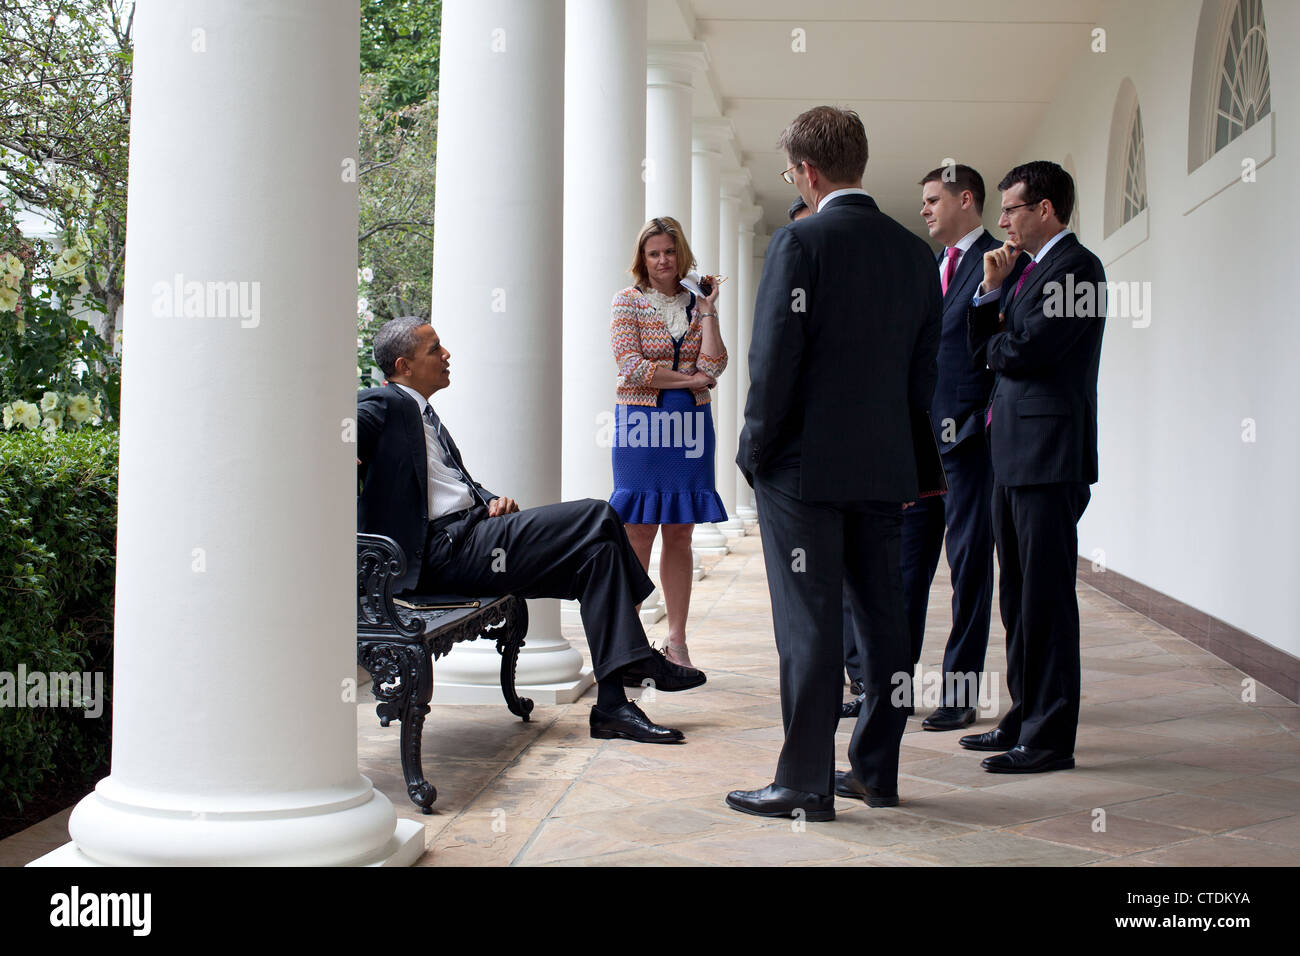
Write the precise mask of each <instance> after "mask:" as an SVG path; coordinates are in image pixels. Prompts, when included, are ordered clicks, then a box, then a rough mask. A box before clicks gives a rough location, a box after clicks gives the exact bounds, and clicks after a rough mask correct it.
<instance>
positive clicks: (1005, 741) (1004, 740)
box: [957, 727, 1016, 753]
mask: <svg viewBox="0 0 1300 956" xmlns="http://www.w3.org/2000/svg"><path fill="white" fill-rule="evenodd" d="M957 743H959V744H961V745H962V746H963V747H965V748H966V749H967V750H993V751H996V752H998V753H1001V752H1003V751H1006V750H1010V749H1011V748H1012V747H1014V746H1015V745H1016V742H1015V741H1014V740H1012V739H1011V738H1010V737H1009V736H1007V735H1006V734H1004V733H1003V732H1002V728H1001V727H994V728H993V729H992V730H990V731H989V732H988V733H985V734H970V735H969V736H966V737H963V738H961V740H959V741H957Z"/></svg>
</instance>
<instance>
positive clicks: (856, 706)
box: [840, 694, 867, 720]
mask: <svg viewBox="0 0 1300 956" xmlns="http://www.w3.org/2000/svg"><path fill="white" fill-rule="evenodd" d="M866 699H867V695H866V694H859V695H858V696H857V697H854V698H853V699H852V700H846V701H844V703H842V704H840V719H841V720H843V719H844V718H845V717H856V716H858V714H860V713H862V702H863V701H864V700H866Z"/></svg>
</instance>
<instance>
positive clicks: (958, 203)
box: [920, 163, 984, 246]
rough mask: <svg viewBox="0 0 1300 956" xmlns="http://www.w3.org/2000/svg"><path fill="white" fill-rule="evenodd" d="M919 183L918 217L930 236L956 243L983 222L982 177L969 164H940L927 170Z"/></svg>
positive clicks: (949, 243)
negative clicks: (919, 205) (919, 202)
mask: <svg viewBox="0 0 1300 956" xmlns="http://www.w3.org/2000/svg"><path fill="white" fill-rule="evenodd" d="M920 186H921V218H923V219H924V220H925V225H926V228H927V229H929V231H930V238H931V239H935V240H937V241H938V242H942V243H943V244H944V245H945V246H955V245H956V244H957V242H958V241H959V240H960V239H961V238H962V236H964V235H966V234H967V233H968V232H970V231H971V230H972V229H975V228H977V227H978V226H979V225H980V223H981V222H982V221H983V215H984V177H983V176H981V175H980V174H979V173H978V172H976V171H975V170H974V169H972V168H971V167H969V166H965V165H962V164H961V163H955V164H949V165H946V166H940V167H938V168H937V169H932V170H930V171H929V172H928V173H926V174H925V175H924V176H923V177H922V178H921V182H920Z"/></svg>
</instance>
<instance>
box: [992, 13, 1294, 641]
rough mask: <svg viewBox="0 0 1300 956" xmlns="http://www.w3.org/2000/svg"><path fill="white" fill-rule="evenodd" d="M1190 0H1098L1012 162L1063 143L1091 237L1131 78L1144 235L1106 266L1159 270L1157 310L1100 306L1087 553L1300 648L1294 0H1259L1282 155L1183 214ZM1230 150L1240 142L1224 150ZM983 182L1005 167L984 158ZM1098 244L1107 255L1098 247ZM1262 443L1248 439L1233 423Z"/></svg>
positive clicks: (1117, 274) (1091, 239)
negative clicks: (1093, 33) (1097, 44)
mask: <svg viewBox="0 0 1300 956" xmlns="http://www.w3.org/2000/svg"><path fill="white" fill-rule="evenodd" d="M1200 8H1201V4H1200V3H1199V2H1192V0H1147V2H1143V3H1140V4H1129V3H1123V2H1109V3H1106V4H1104V5H1103V7H1102V12H1101V19H1100V21H1099V25H1100V26H1103V27H1105V28H1106V30H1107V42H1108V49H1107V52H1106V53H1104V54H1103V53H1098V54H1090V55H1089V56H1087V57H1084V58H1083V59H1082V61H1081V62H1080V64H1079V65H1078V66H1077V67H1076V68H1075V70H1074V72H1073V74H1072V75H1071V76H1070V77H1069V79H1068V80H1067V81H1066V82H1065V83H1064V84H1063V85H1062V87H1061V93H1060V94H1059V96H1058V97H1057V99H1056V100H1055V101H1054V102H1053V103H1052V106H1051V108H1050V110H1049V111H1048V114H1047V117H1046V119H1045V120H1044V121H1043V122H1042V124H1041V125H1040V126H1039V127H1038V129H1037V130H1036V131H1035V132H1034V134H1033V135H1032V136H1031V137H1030V140H1029V142H1028V143H1026V144H1025V145H1024V146H1023V148H1022V149H1021V150H1020V157H1021V159H1022V160H1029V159H1051V160H1055V161H1057V162H1060V161H1061V159H1062V158H1063V157H1064V156H1065V154H1067V153H1070V154H1072V155H1073V158H1074V162H1075V165H1076V167H1077V170H1078V177H1077V178H1078V187H1079V193H1080V196H1081V200H1082V203H1083V206H1082V235H1081V236H1080V239H1081V240H1082V242H1083V243H1084V244H1085V245H1086V246H1088V247H1089V248H1091V249H1092V250H1093V251H1095V252H1099V254H1100V250H1101V247H1102V245H1103V243H1102V235H1101V230H1102V223H1103V219H1104V217H1103V203H1104V194H1103V191H1104V189H1105V178H1106V166H1107V158H1108V143H1107V139H1108V136H1109V130H1110V125H1111V114H1112V109H1113V106H1114V102H1115V97H1116V94H1117V93H1118V91H1119V87H1120V83H1121V81H1122V80H1123V79H1124V77H1125V76H1128V77H1130V78H1131V79H1132V81H1133V83H1134V85H1135V86H1136V88H1137V95H1138V101H1139V103H1140V106H1141V109H1142V120H1143V125H1144V127H1145V134H1146V168H1147V194H1148V203H1149V215H1150V237H1149V238H1148V239H1147V241H1146V242H1144V243H1143V244H1141V245H1139V246H1137V247H1136V248H1135V249H1133V250H1132V251H1131V252H1129V253H1127V254H1126V255H1124V256H1122V257H1121V258H1119V259H1118V260H1117V261H1115V262H1114V263H1112V264H1110V265H1109V266H1108V267H1107V270H1106V271H1107V278H1108V279H1110V280H1111V281H1115V280H1136V281H1139V282H1150V283H1151V288H1152V302H1153V304H1152V310H1151V324H1150V327H1148V328H1134V327H1133V323H1132V321H1131V320H1122V319H1114V318H1113V319H1111V320H1110V321H1108V323H1107V326H1106V333H1105V339H1104V341H1103V345H1102V357H1101V379H1100V383H1099V389H1098V391H1099V411H1100V458H1101V480H1100V483H1099V484H1097V485H1095V486H1094V487H1093V498H1092V503H1091V505H1090V506H1089V508H1088V511H1087V513H1086V514H1085V515H1084V518H1083V521H1082V523H1081V525H1080V531H1079V535H1080V537H1079V550H1080V553H1081V554H1084V555H1089V554H1091V553H1092V552H1093V549H1102V550H1103V551H1104V552H1105V562H1106V565H1107V567H1109V568H1110V569H1111V570H1114V571H1118V572H1119V573H1121V574H1124V575H1127V576H1129V577H1131V578H1135V579H1137V580H1138V581H1141V582H1142V583H1144V584H1146V585H1148V586H1150V587H1153V588H1155V589H1156V590H1158V591H1162V592H1164V593H1165V594H1168V595H1170V596H1172V597H1174V598H1177V599H1178V600H1180V601H1182V602H1184V603H1186V604H1189V605H1191V606H1193V607H1195V608H1198V609H1200V610H1203V611H1205V612H1207V613H1209V614H1211V615H1214V616H1215V617H1218V618H1221V619H1223V620H1225V621H1227V622H1228V623H1230V624H1232V625H1234V626H1235V627H1238V628H1241V629H1242V630H1244V631H1247V632H1248V633H1250V634H1253V635H1255V636H1257V637H1259V638H1260V639H1262V640H1264V641H1266V642H1268V643H1269V644H1272V645H1274V646H1275V647H1279V648H1281V649H1282V650H1285V651H1287V652H1289V653H1291V654H1296V655H1300V601H1298V600H1297V592H1298V591H1300V587H1297V584H1298V583H1300V557H1298V556H1297V555H1298V554H1300V511H1298V509H1297V503H1296V502H1297V494H1296V491H1297V487H1298V486H1300V460H1298V459H1300V453H1298V452H1297V438H1298V437H1300V435H1298V434H1297V433H1298V432H1300V429H1297V427H1296V416H1297V414H1300V315H1298V311H1300V310H1297V308H1296V299H1295V292H1294V290H1293V289H1292V288H1290V286H1291V285H1292V284H1293V282H1294V280H1293V278H1292V277H1293V276H1294V275H1295V273H1296V271H1297V268H1298V267H1300V242H1297V239H1296V236H1295V231H1294V227H1293V226H1292V225H1291V224H1290V223H1289V221H1288V219H1289V216H1288V214H1287V212H1286V210H1288V209H1290V208H1292V207H1293V206H1295V205H1296V199H1295V177H1294V175H1292V171H1293V170H1294V168H1295V163H1296V161H1297V159H1300V125H1298V124H1297V122H1296V120H1297V119H1300V56H1297V54H1300V44H1298V38H1300V3H1296V2H1294V0H1265V2H1264V18H1265V22H1266V24H1267V27H1268V34H1269V58H1270V62H1271V68H1272V92H1273V98H1272V106H1273V111H1274V113H1275V114H1276V115H1275V121H1276V144H1275V146H1276V156H1275V158H1274V159H1272V161H1271V162H1269V163H1268V164H1267V165H1265V166H1262V167H1261V168H1260V169H1259V170H1258V180H1257V182H1254V183H1243V182H1237V183H1235V184H1234V185H1232V186H1231V187H1229V188H1228V189H1227V190H1226V191H1224V192H1221V193H1219V194H1218V195H1217V196H1215V197H1214V198H1212V199H1209V201H1208V202H1206V203H1204V204H1203V205H1201V206H1199V207H1198V208H1197V209H1195V210H1194V211H1192V212H1191V213H1189V214H1184V211H1185V209H1186V208H1187V205H1188V202H1187V185H1188V184H1187V180H1188V173H1187V158H1188V105H1189V100H1190V91H1191V82H1192V60H1193V50H1194V46H1195V43H1196V29H1197V23H1198V19H1199V15H1200ZM1229 148H1231V147H1229ZM985 172H986V176H987V177H988V178H989V180H990V182H989V186H990V191H991V196H990V202H991V203H992V204H994V205H996V202H997V193H996V192H994V191H992V187H993V186H994V185H995V184H996V182H997V180H998V179H999V178H1001V173H1002V172H1003V171H998V172H994V171H992V170H986V171H985ZM1103 258H1104V257H1103ZM1245 418H1253V419H1255V421H1256V422H1257V441H1256V442H1255V443H1253V444H1251V443H1246V442H1243V440H1242V420H1243V419H1245Z"/></svg>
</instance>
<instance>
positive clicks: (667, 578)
mask: <svg viewBox="0 0 1300 956" xmlns="http://www.w3.org/2000/svg"><path fill="white" fill-rule="evenodd" d="M694 264H695V258H694V256H692V255H691V250H690V246H688V245H687V244H686V237H685V236H684V235H683V234H682V227H681V225H680V224H679V223H678V222H677V220H675V219H672V218H670V217H668V216H661V217H658V218H655V219H652V220H650V221H649V222H648V223H646V224H645V226H644V227H642V229H641V234H640V235H639V236H638V237H637V244H636V254H635V256H634V258H633V260H632V266H631V268H630V269H629V270H628V271H629V272H631V273H632V275H633V276H634V277H635V279H636V284H635V285H633V286H630V287H629V288H626V289H623V290H622V291H621V292H619V293H618V294H617V295H615V296H614V301H613V304H612V310H613V316H612V318H611V320H610V345H611V347H612V348H613V351H614V358H615V361H616V362H617V363H618V373H619V378H618V390H617V399H616V400H617V403H618V404H617V408H616V410H615V412H616V414H615V422H616V425H617V429H616V432H615V439H614V451H613V460H614V494H613V495H612V496H611V497H610V499H609V503H610V505H611V506H613V508H614V510H615V511H617V512H618V513H619V516H620V517H621V518H622V519H623V521H624V523H625V526H626V528H627V536H628V539H629V540H630V541H631V543H632V547H633V548H634V549H635V550H636V553H637V557H639V558H640V559H641V564H642V566H644V567H645V568H646V569H647V570H649V567H650V550H651V548H652V547H653V546H654V540H655V532H656V531H657V530H658V529H660V528H662V529H663V546H662V549H661V553H660V560H659V583H660V586H661V587H662V588H663V591H664V602H665V604H667V610H668V643H667V644H666V645H665V646H664V651H665V654H666V656H667V657H668V659H669V660H672V661H675V662H677V663H680V664H689V663H690V656H689V655H688V653H687V650H686V615H687V612H688V610H689V608H690V603H691V565H692V560H691V532H692V531H693V530H694V527H695V525H696V523H697V522H701V521H704V522H710V521H725V520H726V518H727V515H726V512H725V511H724V510H723V507H722V499H721V498H719V497H718V492H717V490H716V488H715V487H714V478H713V458H714V444H715V440H714V434H713V416H712V414H711V412H710V410H709V408H708V407H707V406H708V404H709V389H711V388H713V386H714V385H716V384H717V378H718V376H719V375H721V374H722V371H723V369H725V368H726V367H727V350H726V347H725V346H724V345H723V342H722V335H721V333H720V332H719V330H718V309H717V298H718V288H717V282H716V281H712V282H711V287H709V288H707V293H708V294H707V296H704V297H697V296H696V295H695V293H693V292H691V291H689V290H688V289H686V288H684V287H683V286H682V281H681V280H682V279H684V278H685V277H686V275H687V272H688V271H689V269H690V267H691V266H692V265H694ZM705 281H706V282H707V281H709V277H705Z"/></svg>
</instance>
